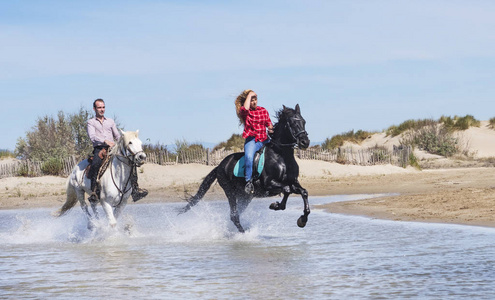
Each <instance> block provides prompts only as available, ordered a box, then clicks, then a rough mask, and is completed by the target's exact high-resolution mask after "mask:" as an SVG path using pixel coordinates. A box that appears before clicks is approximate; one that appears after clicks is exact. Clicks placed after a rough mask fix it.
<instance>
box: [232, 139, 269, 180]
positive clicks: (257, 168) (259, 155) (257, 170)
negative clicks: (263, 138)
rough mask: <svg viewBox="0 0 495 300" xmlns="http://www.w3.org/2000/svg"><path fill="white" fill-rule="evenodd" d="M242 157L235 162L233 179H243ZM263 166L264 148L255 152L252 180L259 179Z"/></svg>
mask: <svg viewBox="0 0 495 300" xmlns="http://www.w3.org/2000/svg"><path fill="white" fill-rule="evenodd" d="M244 157H245V156H244V155H243V156H242V157H241V158H240V159H239V160H238V161H237V163H236V164H235V167H234V176H235V177H244V168H245V162H244ZM264 166H265V146H263V147H261V149H260V150H258V151H256V153H255V154H254V159H253V180H256V179H258V177H260V175H261V172H263V167H264Z"/></svg>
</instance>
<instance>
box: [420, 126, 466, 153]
mask: <svg viewBox="0 0 495 300" xmlns="http://www.w3.org/2000/svg"><path fill="white" fill-rule="evenodd" d="M412 144H413V145H417V146H418V147H419V148H420V149H423V150H425V151H427V152H429V153H432V154H438V155H442V156H445V157H450V156H452V155H454V154H456V153H459V152H460V150H459V146H458V143H457V139H456V138H454V137H453V136H452V134H451V133H450V131H448V130H447V129H445V128H444V127H439V126H427V127H424V128H423V129H421V130H419V131H417V132H416V133H415V134H414V135H413V140H412Z"/></svg>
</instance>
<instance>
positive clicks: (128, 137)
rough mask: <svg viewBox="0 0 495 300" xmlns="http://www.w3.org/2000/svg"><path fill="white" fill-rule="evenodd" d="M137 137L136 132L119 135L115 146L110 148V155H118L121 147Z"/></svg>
mask: <svg viewBox="0 0 495 300" xmlns="http://www.w3.org/2000/svg"><path fill="white" fill-rule="evenodd" d="M136 137H137V132H135V131H125V132H124V133H123V134H122V135H120V138H119V139H118V140H117V142H116V143H115V145H114V146H113V147H112V148H110V153H109V154H110V155H115V154H118V153H119V151H120V149H121V148H122V146H124V144H127V142H128V141H129V140H132V139H133V138H136Z"/></svg>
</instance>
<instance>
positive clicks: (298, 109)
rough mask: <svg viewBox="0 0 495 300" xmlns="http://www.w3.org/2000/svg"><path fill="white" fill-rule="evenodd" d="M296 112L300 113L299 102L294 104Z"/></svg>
mask: <svg viewBox="0 0 495 300" xmlns="http://www.w3.org/2000/svg"><path fill="white" fill-rule="evenodd" d="M296 113H298V114H301V109H300V108H299V104H296Z"/></svg>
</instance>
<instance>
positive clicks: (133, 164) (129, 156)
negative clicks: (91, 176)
mask: <svg viewBox="0 0 495 300" xmlns="http://www.w3.org/2000/svg"><path fill="white" fill-rule="evenodd" d="M120 152H121V153H123V154H124V155H122V154H115V157H116V158H117V159H118V160H119V161H120V162H121V163H123V164H125V165H127V166H129V167H131V171H130V172H129V177H128V178H127V181H126V183H125V185H124V187H128V186H129V182H130V181H131V176H132V171H133V170H132V169H133V168H134V167H136V162H135V157H136V155H137V154H139V153H141V152H143V151H139V152H137V153H133V152H132V151H131V150H129V149H127V148H125V147H124V145H121V147H120ZM127 152H129V153H130V154H127ZM121 158H124V159H126V160H127V162H126V161H124V160H122V159H121ZM112 159H113V157H112ZM112 170H113V168H112V167H110V175H111V177H112V182H113V185H114V186H115V187H116V188H117V190H118V191H119V193H120V201H119V203H118V204H117V206H119V205H120V204H121V203H122V201H123V198H124V194H126V193H127V192H129V191H130V190H131V189H132V185H131V186H130V187H129V188H127V189H124V191H122V190H121V189H120V188H119V187H118V185H117V183H115V177H114V175H113V171H112Z"/></svg>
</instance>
